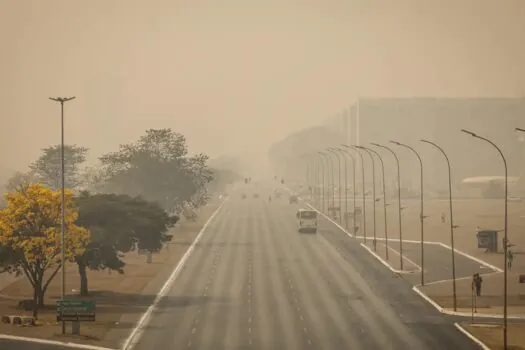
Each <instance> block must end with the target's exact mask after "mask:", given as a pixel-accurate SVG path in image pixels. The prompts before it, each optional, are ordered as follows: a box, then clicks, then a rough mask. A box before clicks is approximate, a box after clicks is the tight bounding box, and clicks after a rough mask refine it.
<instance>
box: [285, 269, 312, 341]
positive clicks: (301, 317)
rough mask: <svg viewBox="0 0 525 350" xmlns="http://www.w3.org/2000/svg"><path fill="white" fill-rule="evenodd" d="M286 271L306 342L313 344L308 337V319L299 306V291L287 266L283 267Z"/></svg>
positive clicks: (293, 305) (293, 303) (293, 304)
mask: <svg viewBox="0 0 525 350" xmlns="http://www.w3.org/2000/svg"><path fill="white" fill-rule="evenodd" d="M283 270H284V273H285V274H286V275H287V277H288V287H289V288H290V292H291V294H292V307H293V308H295V311H296V312H295V314H296V315H297V318H298V319H299V322H300V325H301V327H302V328H303V333H304V336H305V337H306V342H307V343H308V346H312V341H311V340H310V339H309V338H308V328H307V327H306V326H305V325H306V321H305V319H304V316H303V314H302V312H301V307H300V306H299V305H300V304H299V299H298V298H297V293H296V292H295V289H294V287H293V282H292V278H291V273H290V270H288V268H287V267H286V266H284V267H283Z"/></svg>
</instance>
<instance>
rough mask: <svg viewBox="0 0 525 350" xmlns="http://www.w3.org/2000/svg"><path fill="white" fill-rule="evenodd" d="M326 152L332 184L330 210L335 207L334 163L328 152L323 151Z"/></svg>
mask: <svg viewBox="0 0 525 350" xmlns="http://www.w3.org/2000/svg"><path fill="white" fill-rule="evenodd" d="M327 151H328V152H329V153H332V152H330V150H328V149H327ZM325 154H326V159H328V166H329V168H330V172H331V175H330V177H331V178H332V186H331V189H332V211H333V208H335V178H334V163H333V162H332V157H330V154H328V153H325ZM328 214H330V204H328Z"/></svg>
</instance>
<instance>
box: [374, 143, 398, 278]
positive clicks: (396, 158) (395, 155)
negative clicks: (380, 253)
mask: <svg viewBox="0 0 525 350" xmlns="http://www.w3.org/2000/svg"><path fill="white" fill-rule="evenodd" d="M372 145H374V146H376V147H380V148H384V149H386V150H387V151H389V152H390V153H392V155H393V156H394V159H395V160H396V165H397V205H398V211H397V213H398V219H399V266H400V268H401V271H402V270H403V228H402V225H401V224H402V220H401V210H402V209H403V208H402V207H401V170H400V166H399V158H398V156H397V154H396V152H394V150H393V149H391V148H390V147H387V146H383V145H380V144H379V143H372Z"/></svg>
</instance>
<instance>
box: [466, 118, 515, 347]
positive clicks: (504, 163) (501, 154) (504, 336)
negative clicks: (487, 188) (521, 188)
mask: <svg viewBox="0 0 525 350" xmlns="http://www.w3.org/2000/svg"><path fill="white" fill-rule="evenodd" d="M515 130H516V131H525V130H523V129H519V128H516V129H515ZM461 131H462V132H464V133H465V134H468V135H470V136H472V137H475V138H477V139H479V140H482V141H485V142H487V143H489V144H490V145H492V147H494V148H495V149H496V150H497V151H498V153H499V155H500V156H501V160H502V161H503V167H504V170H505V189H504V192H505V193H504V202H505V214H504V216H505V219H504V220H505V221H504V229H503V232H504V238H503V241H504V244H503V252H504V254H503V255H504V261H503V279H504V282H503V349H505V350H507V348H508V347H507V344H508V342H507V282H508V281H507V273H508V271H507V270H508V268H507V253H508V234H507V233H508V232H507V227H508V195H509V194H508V168H507V159H506V158H505V155H504V154H503V152H502V150H501V149H500V148H499V147H498V145H496V144H495V143H494V142H492V141H491V140H489V139H487V138H485V137H482V136H479V135H478V134H476V133H473V132H471V131H468V130H465V129H461Z"/></svg>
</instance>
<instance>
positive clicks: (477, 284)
mask: <svg viewBox="0 0 525 350" xmlns="http://www.w3.org/2000/svg"><path fill="white" fill-rule="evenodd" d="M482 283H483V278H481V276H480V275H479V273H475V274H474V275H473V276H472V290H475V291H476V296H478V297H479V296H481V284H482Z"/></svg>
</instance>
